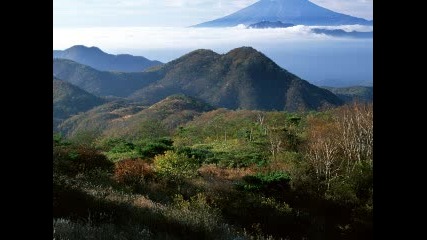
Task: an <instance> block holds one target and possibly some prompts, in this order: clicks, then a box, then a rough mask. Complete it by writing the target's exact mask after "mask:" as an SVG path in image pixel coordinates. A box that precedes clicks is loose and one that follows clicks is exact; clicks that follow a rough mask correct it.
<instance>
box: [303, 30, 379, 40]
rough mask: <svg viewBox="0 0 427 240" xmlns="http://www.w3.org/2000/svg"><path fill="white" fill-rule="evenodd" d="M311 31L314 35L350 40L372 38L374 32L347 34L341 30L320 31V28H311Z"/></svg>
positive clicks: (352, 32)
mask: <svg viewBox="0 0 427 240" xmlns="http://www.w3.org/2000/svg"><path fill="white" fill-rule="evenodd" d="M311 31H313V32H314V33H316V34H325V35H329V36H333V37H350V38H373V37H374V32H373V31H371V32H358V31H351V32H347V31H344V30H342V29H333V30H331V29H322V28H313V29H312V30H311Z"/></svg>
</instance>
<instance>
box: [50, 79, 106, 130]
mask: <svg viewBox="0 0 427 240" xmlns="http://www.w3.org/2000/svg"><path fill="white" fill-rule="evenodd" d="M105 102H106V100H104V99H102V98H99V97H97V96H94V95H92V94H90V93H88V92H86V91H85V90H83V89H81V88H79V87H77V86H75V85H73V84H71V83H68V82H66V81H62V80H60V79H58V78H56V77H53V119H54V129H55V128H56V127H57V126H58V124H59V123H60V122H61V121H63V120H65V119H67V118H69V117H70V116H72V115H76V114H78V113H81V112H86V111H88V110H89V109H92V108H94V107H96V106H99V105H101V104H104V103H105Z"/></svg>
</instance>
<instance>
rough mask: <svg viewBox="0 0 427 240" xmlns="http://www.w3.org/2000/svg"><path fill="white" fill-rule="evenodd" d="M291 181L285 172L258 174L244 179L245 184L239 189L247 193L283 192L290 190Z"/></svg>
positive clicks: (241, 184)
mask: <svg viewBox="0 0 427 240" xmlns="http://www.w3.org/2000/svg"><path fill="white" fill-rule="evenodd" d="M290 180H291V178H290V176H289V174H288V173H285V172H269V173H265V174H263V173H257V174H255V175H247V176H245V177H243V183H240V184H238V185H237V187H238V188H240V189H243V190H246V191H274V190H279V191H283V190H285V189H288V188H289V182H290Z"/></svg>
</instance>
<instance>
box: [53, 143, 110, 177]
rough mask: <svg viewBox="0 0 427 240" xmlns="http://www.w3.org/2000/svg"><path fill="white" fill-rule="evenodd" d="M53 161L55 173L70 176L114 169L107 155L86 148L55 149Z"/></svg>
mask: <svg viewBox="0 0 427 240" xmlns="http://www.w3.org/2000/svg"><path fill="white" fill-rule="evenodd" d="M53 161H54V164H53V166H54V171H57V172H60V173H63V174H66V175H70V176H74V175H77V174H78V173H87V172H90V171H94V170H103V171H107V172H110V171H112V170H113V169H114V163H112V162H111V161H109V160H108V159H107V158H106V156H105V155H103V154H101V153H100V152H99V151H97V150H96V149H93V148H90V147H85V146H77V147H66V148H64V147H61V148H54V151H53Z"/></svg>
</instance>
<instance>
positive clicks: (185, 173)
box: [154, 151, 200, 180]
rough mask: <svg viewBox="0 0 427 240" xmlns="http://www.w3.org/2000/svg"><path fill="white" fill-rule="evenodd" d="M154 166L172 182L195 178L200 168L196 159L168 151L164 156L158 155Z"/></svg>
mask: <svg viewBox="0 0 427 240" xmlns="http://www.w3.org/2000/svg"><path fill="white" fill-rule="evenodd" d="M154 165H155V169H156V172H157V173H158V174H159V175H160V176H163V177H167V178H171V179H172V180H179V179H182V178H191V177H195V176H196V175H197V169H198V168H199V166H200V164H199V163H198V162H197V160H196V159H195V158H189V157H187V156H186V155H184V154H178V153H176V152H174V151H166V152H165V154H164V155H157V156H156V157H155V158H154Z"/></svg>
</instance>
